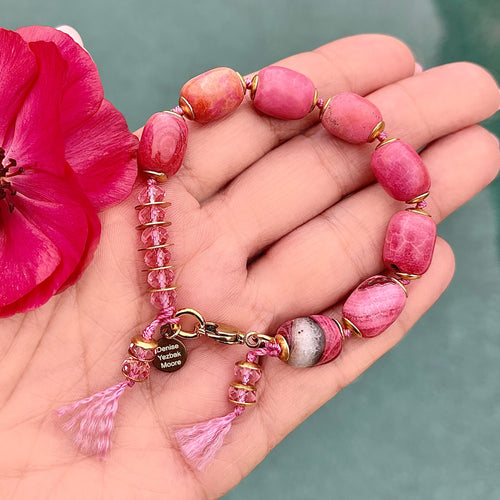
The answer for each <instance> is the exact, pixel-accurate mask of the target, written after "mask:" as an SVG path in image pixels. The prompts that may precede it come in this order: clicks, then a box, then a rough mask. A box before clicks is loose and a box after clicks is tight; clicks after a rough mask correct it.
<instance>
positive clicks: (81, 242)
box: [0, 166, 100, 316]
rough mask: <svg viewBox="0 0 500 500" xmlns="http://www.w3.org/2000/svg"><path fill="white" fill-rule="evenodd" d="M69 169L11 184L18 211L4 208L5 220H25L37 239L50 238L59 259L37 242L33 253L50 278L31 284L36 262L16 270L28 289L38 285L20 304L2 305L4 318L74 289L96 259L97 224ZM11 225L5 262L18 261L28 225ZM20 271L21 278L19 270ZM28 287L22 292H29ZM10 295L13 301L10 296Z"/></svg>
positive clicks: (2, 251) (2, 247) (2, 252)
mask: <svg viewBox="0 0 500 500" xmlns="http://www.w3.org/2000/svg"><path fill="white" fill-rule="evenodd" d="M65 170H66V175H65V176H64V177H59V176H54V175H52V174H51V173H48V172H43V171H35V170H31V171H28V172H26V173H25V174H22V175H19V176H17V177H15V178H13V185H14V180H15V187H16V189H17V191H18V193H17V194H16V195H15V196H14V197H12V198H11V201H12V202H13V203H14V205H15V209H14V212H13V213H12V214H8V213H6V210H5V209H4V208H5V205H4V206H2V217H3V219H4V220H5V219H6V218H9V217H11V216H13V215H14V214H16V220H18V219H19V218H24V219H25V220H26V221H28V224H29V227H30V228H36V234H43V235H45V236H46V238H47V240H48V241H49V242H51V243H52V245H53V246H54V247H55V248H56V249H57V251H58V255H59V258H58V259H57V260H56V259H55V253H54V251H53V250H51V251H47V249H48V248H49V247H48V246H46V245H40V244H37V242H36V241H33V245H35V244H37V246H36V248H34V249H33V250H34V251H35V252H36V253H37V254H38V255H39V256H40V259H42V260H41V263H42V264H43V265H44V266H46V269H49V270H50V271H51V272H50V276H49V277H47V278H46V279H45V280H43V281H40V280H35V281H33V279H31V276H32V275H33V273H36V271H37V267H36V266H37V265H38V264H39V263H37V261H36V260H35V259H34V260H33V262H34V263H35V264H34V265H31V267H30V268H28V269H27V271H26V272H24V273H19V274H16V271H13V275H14V276H16V275H17V276H18V279H25V280H28V281H27V284H28V285H32V284H35V287H34V288H33V289H32V290H31V291H29V292H28V293H27V294H26V295H24V296H22V297H20V298H19V300H17V301H16V302H12V303H10V304H7V305H5V306H3V307H2V305H3V304H0V316H8V315H11V314H14V313H16V312H20V311H25V310H28V309H33V308H35V307H38V306H40V305H42V304H44V303H45V302H47V301H48V300H49V299H50V298H51V297H52V295H54V294H55V293H57V292H60V291H62V289H64V288H66V287H67V286H69V285H71V284H73V283H74V282H75V280H76V279H77V278H78V277H79V275H80V274H81V272H82V271H83V270H84V268H85V267H86V266H87V265H88V263H89V262H90V260H91V259H92V255H93V253H94V250H95V248H96V246H97V243H98V240H99V235H100V223H99V219H98V218H97V215H96V213H95V210H94V209H93V207H92V206H91V205H90V202H89V201H88V199H87V198H86V197H85V195H84V194H83V192H82V191H81V188H80V186H79V184H78V182H77V180H76V177H75V175H74V174H73V172H72V171H71V169H70V168H69V166H67V167H66V168H65ZM16 212H17V213H18V214H20V215H18V214H17V213H16ZM7 225H8V227H11V228H13V229H11V233H10V234H11V240H12V242H13V243H12V244H10V245H6V242H5V241H3V242H0V256H1V257H2V262H4V261H5V262H15V261H16V260H17V261H19V260H20V258H19V254H18V253H17V247H16V241H17V242H18V241H22V239H23V237H24V235H25V233H26V224H24V225H22V224H19V225H18V226H16V225H15V222H13V223H12V224H11V221H10V220H9V221H8V222H7V224H6V227H7ZM33 232H35V231H33ZM47 240H43V241H47ZM40 241H41V239H40ZM50 248H52V247H50ZM49 263H52V264H49ZM54 263H56V267H54ZM17 269H18V270H17V273H18V272H19V268H17ZM42 274H43V275H45V274H47V273H42ZM3 286H4V285H3V283H2V282H0V289H2V292H0V296H1V295H2V294H3V293H4V292H3ZM26 286H27V285H26ZM26 286H25V287H24V288H23V291H25V290H26ZM10 293H11V295H10V296H11V297H12V292H10Z"/></svg>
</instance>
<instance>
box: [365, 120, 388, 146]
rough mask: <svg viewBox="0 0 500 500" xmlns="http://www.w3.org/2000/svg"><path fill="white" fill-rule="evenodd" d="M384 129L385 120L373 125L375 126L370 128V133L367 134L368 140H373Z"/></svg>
mask: <svg viewBox="0 0 500 500" xmlns="http://www.w3.org/2000/svg"><path fill="white" fill-rule="evenodd" d="M384 129H385V122H384V120H382V121H381V122H378V123H377V125H375V128H374V129H373V130H372V133H371V134H370V135H369V136H368V142H373V141H374V140H375V139H376V138H377V137H378V136H379V134H380V133H381V132H383V131H384Z"/></svg>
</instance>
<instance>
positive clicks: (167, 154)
mask: <svg viewBox="0 0 500 500" xmlns="http://www.w3.org/2000/svg"><path fill="white" fill-rule="evenodd" d="M187 139H188V128H187V125H186V122H185V120H184V118H182V117H180V116H178V115H176V114H174V113H165V112H163V113H155V114H154V115H153V116H151V117H150V118H149V120H148V121H147V122H146V125H145V126H144V130H143V131H142V136H141V142H140V143H139V150H138V152H137V161H138V163H139V166H140V167H141V168H142V169H144V170H153V171H155V172H161V173H164V174H165V175H167V176H169V177H170V176H172V175H174V174H175V173H176V172H177V171H178V170H179V168H180V166H181V165H182V160H183V159H184V154H185V152H186V147H187Z"/></svg>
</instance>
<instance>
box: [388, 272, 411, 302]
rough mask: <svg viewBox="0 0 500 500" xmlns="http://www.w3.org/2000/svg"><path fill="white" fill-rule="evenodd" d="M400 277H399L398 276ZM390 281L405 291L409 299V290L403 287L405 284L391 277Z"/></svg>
mask: <svg viewBox="0 0 500 500" xmlns="http://www.w3.org/2000/svg"><path fill="white" fill-rule="evenodd" d="M398 276H399V275H398ZM389 279H390V280H391V281H394V283H397V284H398V285H399V286H400V287H401V288H402V289H403V291H404V293H405V295H406V296H407V297H408V290H407V289H406V287H405V286H404V285H403V283H401V281H399V280H398V279H396V278H393V277H392V276H390V277H389Z"/></svg>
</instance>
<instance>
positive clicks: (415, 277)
mask: <svg viewBox="0 0 500 500" xmlns="http://www.w3.org/2000/svg"><path fill="white" fill-rule="evenodd" d="M396 274H397V275H398V276H400V277H401V278H403V279H405V280H418V279H419V278H421V277H422V275H421V274H408V273H403V272H401V271H396Z"/></svg>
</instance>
